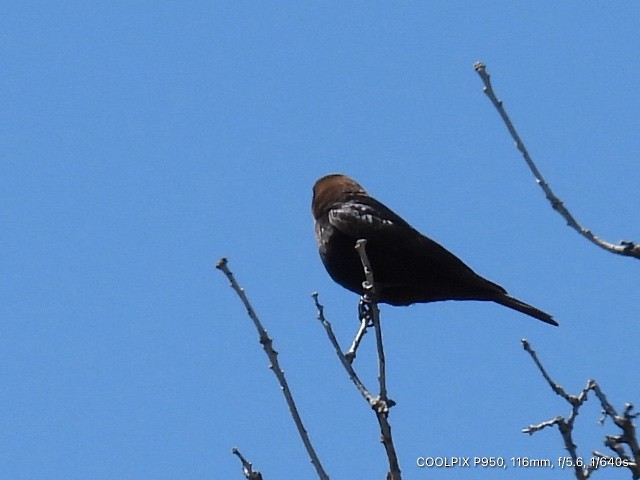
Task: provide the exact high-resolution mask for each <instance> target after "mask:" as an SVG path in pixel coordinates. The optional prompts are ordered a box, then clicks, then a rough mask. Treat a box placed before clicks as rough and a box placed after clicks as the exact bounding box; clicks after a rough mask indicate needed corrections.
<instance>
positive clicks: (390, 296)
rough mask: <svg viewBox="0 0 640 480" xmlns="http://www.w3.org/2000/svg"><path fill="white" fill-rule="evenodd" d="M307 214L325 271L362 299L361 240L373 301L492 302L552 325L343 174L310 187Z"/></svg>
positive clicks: (546, 317) (328, 176)
mask: <svg viewBox="0 0 640 480" xmlns="http://www.w3.org/2000/svg"><path fill="white" fill-rule="evenodd" d="M311 209H312V212H313V218H314V219H315V231H316V240H317V242H318V247H319V249H320V257H321V258H322V262H323V263H324V266H325V268H326V269H327V272H329V275H331V278H333V280H334V281H336V282H337V283H338V284H340V285H342V286H343V287H345V288H347V289H349V290H351V291H353V292H355V293H358V294H360V295H362V294H363V288H362V282H363V281H364V272H363V268H362V263H361V261H360V257H359V255H358V253H357V252H356V250H355V248H354V247H355V244H356V241H357V240H358V239H361V238H363V239H366V240H367V244H366V252H367V256H368V257H369V261H370V262H371V268H372V270H373V275H374V281H375V287H376V294H377V301H379V302H383V303H388V304H390V305H411V304H413V303H427V302H437V301H442V300H481V301H492V302H496V303H499V304H501V305H504V306H506V307H509V308H512V309H514V310H518V311H519V312H522V313H526V314H527V315H530V316H532V317H534V318H537V319H538V320H542V321H543V322H546V323H550V324H551V325H558V324H557V323H556V321H555V320H553V318H552V317H551V315H549V314H548V313H545V312H543V311H542V310H538V309H537V308H535V307H533V306H531V305H529V304H526V303H524V302H521V301H520V300H518V299H516V298H513V297H510V296H509V295H507V292H506V290H505V289H504V288H502V287H501V286H500V285H497V284H495V283H493V282H490V281H489V280H487V279H485V278H482V277H481V276H480V275H478V274H476V273H475V272H474V271H473V270H471V268H469V267H468V266H467V265H465V264H464V263H463V262H462V260H460V259H459V258H458V257H456V256H455V255H454V254H452V253H451V252H449V251H448V250H446V249H445V248H444V247H442V246H440V245H438V244H437V243H436V242H434V241H433V240H431V239H430V238H428V237H425V236H424V235H422V234H421V233H420V232H418V231H417V230H416V229H414V228H413V227H412V226H411V225H409V224H408V223H407V222H405V221H404V220H403V219H402V218H400V216H398V215H397V214H395V213H394V212H393V211H391V210H390V209H389V208H387V207H386V206H385V205H383V204H382V203H380V202H379V201H377V200H376V199H375V198H373V197H370V196H369V194H368V193H367V192H366V191H365V190H364V188H362V187H361V186H360V185H359V184H358V183H357V182H356V181H354V180H352V179H351V178H349V177H347V176H345V175H340V174H333V175H327V176H325V177H322V178H321V179H319V180H318V181H317V182H316V184H315V185H314V187H313V201H312V204H311Z"/></svg>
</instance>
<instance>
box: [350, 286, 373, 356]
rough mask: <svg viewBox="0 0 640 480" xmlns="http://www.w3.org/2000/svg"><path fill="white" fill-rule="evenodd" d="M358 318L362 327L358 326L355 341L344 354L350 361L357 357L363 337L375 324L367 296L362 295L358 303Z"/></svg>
mask: <svg viewBox="0 0 640 480" xmlns="http://www.w3.org/2000/svg"><path fill="white" fill-rule="evenodd" d="M358 318H359V319H360V328H358V332H357V333H356V336H355V338H354V339H353V342H351V346H350V347H349V350H348V351H347V353H345V355H344V356H345V357H346V358H347V360H348V361H349V363H352V362H353V359H354V358H356V351H357V350H358V346H359V345H360V342H361V341H362V337H364V334H365V333H367V328H369V327H371V326H372V325H373V323H372V321H371V303H370V302H369V299H368V297H366V296H363V297H360V302H359V303H358Z"/></svg>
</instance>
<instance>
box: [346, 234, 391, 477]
mask: <svg viewBox="0 0 640 480" xmlns="http://www.w3.org/2000/svg"><path fill="white" fill-rule="evenodd" d="M366 246H367V241H366V240H365V239H360V240H358V241H357V242H356V247H355V248H356V250H357V252H358V255H360V260H361V261H362V267H363V268H364V274H365V278H366V280H365V282H364V283H363V287H364V291H365V294H364V295H363V300H364V302H365V303H366V304H368V305H369V306H370V309H371V310H370V313H371V320H372V322H373V327H374V330H375V332H376V346H377V348H378V381H379V383H380V395H379V396H378V398H377V399H376V402H375V403H374V404H373V405H372V406H373V409H374V411H375V412H376V418H377V419H378V424H379V425H380V432H381V433H382V444H383V445H384V448H385V451H386V452H387V458H388V459H389V472H388V473H387V479H390V480H400V478H401V475H400V465H399V463H398V455H397V454H396V450H395V446H394V444H393V438H392V437H391V425H390V424H389V421H388V416H389V409H390V408H391V407H392V406H393V405H395V402H394V401H393V400H390V399H389V398H388V396H387V380H386V379H387V376H386V367H385V357H384V347H383V344H382V328H381V326H380V310H379V309H378V303H377V302H376V290H375V281H374V278H373V270H372V268H371V263H370V262H369V257H367V252H366Z"/></svg>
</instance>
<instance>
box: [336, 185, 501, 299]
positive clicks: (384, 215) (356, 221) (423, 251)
mask: <svg viewBox="0 0 640 480" xmlns="http://www.w3.org/2000/svg"><path fill="white" fill-rule="evenodd" d="M329 223H331V225H333V227H334V228H336V229H337V230H339V231H341V232H342V233H344V234H345V235H347V236H349V237H351V238H353V239H354V241H355V239H358V238H365V239H368V240H371V241H372V242H373V243H374V244H373V245H372V247H373V248H375V247H378V248H380V247H381V246H384V252H380V253H381V254H382V255H380V256H377V258H378V261H384V262H385V263H387V262H388V265H387V269H392V268H393V269H395V268H397V269H400V270H402V269H404V270H411V271H413V272H416V274H417V277H416V278H415V280H417V281H418V282H419V281H420V278H421V277H422V276H423V275H424V276H425V278H428V279H429V281H431V279H432V278H434V277H433V275H434V272H437V273H435V275H437V277H438V278H442V279H443V280H444V279H446V278H449V277H450V278H453V279H456V280H458V281H460V282H463V283H464V282H470V284H472V285H475V286H477V287H478V288H481V289H486V290H489V291H493V292H496V293H498V292H500V293H502V292H504V289H503V288H502V287H500V286H499V285H497V284H495V283H493V282H490V281H489V280H486V279H484V278H482V277H480V276H478V275H477V274H476V273H475V272H474V271H473V270H472V269H471V268H470V267H469V266H467V265H466V264H465V263H464V262H463V261H462V260H460V259H459V258H458V257H457V256H455V255H454V254H453V253H451V252H450V251H449V250H447V249H446V248H444V247H443V246H441V245H440V244H439V243H437V242H435V241H433V240H431V239H430V238H429V237H426V236H424V235H422V234H421V233H420V232H418V231H417V230H415V229H414V228H413V227H412V226H411V225H409V224H408V223H407V222H406V221H405V220H403V219H402V218H401V217H400V216H399V215H398V214H396V213H395V212H393V211H392V210H391V209H390V208H388V207H387V206H385V205H384V204H382V203H380V202H379V201H377V200H376V199H374V198H372V197H361V198H358V199H355V200H350V201H346V202H342V203H340V204H336V205H335V206H334V207H333V208H331V209H330V211H329ZM368 248H369V247H368ZM392 264H393V265H392ZM387 269H385V270H387Z"/></svg>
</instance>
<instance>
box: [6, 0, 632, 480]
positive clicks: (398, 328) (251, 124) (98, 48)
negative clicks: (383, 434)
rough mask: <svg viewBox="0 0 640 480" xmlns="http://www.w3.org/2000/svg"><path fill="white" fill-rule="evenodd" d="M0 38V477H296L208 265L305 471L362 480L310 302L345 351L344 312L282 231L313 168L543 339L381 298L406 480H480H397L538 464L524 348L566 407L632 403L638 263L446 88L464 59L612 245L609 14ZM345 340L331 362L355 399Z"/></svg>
mask: <svg viewBox="0 0 640 480" xmlns="http://www.w3.org/2000/svg"><path fill="white" fill-rule="evenodd" d="M0 24H1V31H2V42H1V47H0V49H1V52H2V53H1V55H2V65H3V68H2V71H3V74H2V80H1V84H2V88H1V89H0V95H1V96H2V98H1V101H0V103H1V104H2V117H3V122H2V124H1V125H0V140H1V143H0V144H1V145H2V162H1V163H0V192H1V197H2V202H1V205H2V208H1V209H0V222H1V223H2V225H3V228H2V229H0V248H1V251H2V255H1V258H2V260H1V262H2V272H3V275H2V276H1V277H0V282H1V288H0V299H1V300H2V301H1V302H0V318H1V319H2V320H1V324H0V325H1V326H2V335H0V372H1V376H2V379H3V388H2V393H1V394H0V405H1V407H2V408H0V412H1V413H0V431H1V432H2V433H0V443H1V444H2V448H0V465H2V470H3V476H5V477H6V478H12V479H14V480H22V479H42V478H47V479H65V480H69V479H88V478H90V479H110V480H111V479H129V478H131V479H133V478H135V479H175V478H182V479H204V478H242V476H241V471H240V468H239V464H238V462H237V460H236V459H235V457H233V456H232V455H231V454H230V450H231V448H232V447H238V448H240V449H241V450H242V452H243V453H244V454H245V455H246V456H247V457H248V458H249V459H251V460H252V461H253V462H254V464H255V466H256V467H257V468H259V469H260V470H262V472H263V473H264V474H265V478H271V479H273V478H314V476H313V475H314V473H313V470H312V468H311V466H310V464H309V462H308V460H307V459H306V457H305V453H304V451H303V449H302V446H301V443H300V441H299V439H298V437H297V434H296V432H295V430H294V427H293V424H292V422H291V420H290V418H289V415H288V413H287V410H286V407H285V403H284V400H283V398H282V396H281V395H280V392H279V388H278V385H277V383H276V381H275V378H274V377H273V375H272V373H271V372H270V371H269V370H268V368H267V366H268V363H267V359H266V357H265V356H264V353H263V352H262V350H261V348H260V345H259V344H258V342H257V334H256V332H255V331H254V329H253V326H252V325H251V323H250V321H249V319H248V318H247V317H246V315H245V313H244V311H243V308H242V306H241V305H240V303H239V301H238V299H237V298H236V297H235V295H234V293H233V292H232V291H231V289H230V288H229V287H228V285H227V281H226V279H225V278H224V277H223V276H222V275H221V274H220V273H219V272H217V271H215V269H214V264H215V262H216V260H217V259H218V258H220V257H221V256H226V257H228V258H229V262H230V263H229V265H230V268H231V269H232V270H233V271H234V273H235V274H236V276H237V278H238V280H239V281H240V282H241V283H242V285H243V286H244V287H245V288H246V290H247V293H248V294H249V295H250V297H251V300H252V302H253V305H254V307H255V309H256V311H257V312H258V314H259V315H260V316H261V318H262V320H263V322H264V324H265V326H266V328H267V330H268V331H269V333H270V335H271V336H272V337H273V339H274V342H275V348H276V349H277V350H278V351H279V352H280V361H281V364H282V367H283V368H284V369H285V371H286V374H287V376H288V379H289V382H290V385H291V387H292V388H293V391H294V395H295V396H296V399H297V401H298V405H299V409H300V411H301V414H302V416H303V418H304V420H305V421H306V427H307V429H308V430H309V433H310V435H311V438H312V440H313V441H314V442H315V444H316V448H317V450H318V452H319V455H320V457H321V458H322V459H323V460H324V462H325V468H326V470H327V471H328V472H329V474H330V475H331V476H332V478H382V477H383V475H384V472H386V464H385V461H384V457H383V450H382V447H381V446H380V445H379V443H378V436H379V433H378V430H377V427H376V423H375V419H374V416H373V414H372V413H371V412H370V411H369V410H368V408H367V407H366V405H365V404H364V402H363V401H362V400H361V398H360V397H359V396H358V394H357V392H356V390H355V388H353V386H352V385H351V384H350V382H349V381H348V379H347V377H346V375H345V374H344V372H343V371H342V369H341V367H340V366H339V365H338V363H337V360H336V358H335V355H334V353H333V351H332V349H331V347H330V345H329V344H328V342H327V341H326V339H325V335H324V332H323V330H322V329H321V327H320V325H319V323H318V322H317V321H316V320H315V310H314V308H313V303H312V300H311V297H310V294H311V292H312V291H315V290H317V291H319V292H320V300H321V302H322V303H323V304H324V305H325V307H326V311H325V313H326V315H327V317H328V319H329V320H330V321H331V322H332V323H333V326H334V329H335V330H336V333H337V334H338V336H339V338H340V340H341V341H342V342H343V343H344V344H345V345H347V344H348V342H349V341H350V340H351V338H352V335H353V333H354V332H355V329H356V327H357V322H356V318H355V313H356V303H357V299H356V298H355V297H354V295H353V294H351V293H349V292H346V291H344V290H342V289H340V288H339V287H338V286H336V285H334V284H333V283H332V282H331V280H330V279H329V277H328V276H327V274H326V273H325V272H324V269H323V268H322V266H321V263H320V260H319V258H318V256H317V253H316V247H315V244H314V238H313V227H312V220H311V215H310V211H309V203H310V195H311V187H312V185H313V182H314V181H315V179H316V178H318V177H320V176H322V175H324V174H327V173H332V172H343V173H347V174H349V175H351V176H353V177H354V178H356V179H357V180H358V181H359V182H360V183H362V184H363V185H364V186H365V188H367V189H368V190H369V191H370V192H371V193H372V194H373V195H375V196H376V197H377V198H379V199H380V200H382V201H383V202H385V203H386V204H387V205H389V206H390V207H391V208H393V209H394V210H395V211H397V212H398V213H399V214H401V215H402V216H403V217H405V218H406V219H407V220H408V221H409V222H410V223H412V224H413V225H414V226H415V227H416V228H418V229H419V230H421V231H422V232H424V233H425V234H427V235H429V236H431V237H432V238H434V239H435V240H437V241H439V242H440V243H442V244H443V245H445V246H446V247H447V248H449V249H450V250H452V251H453V252H454V253H456V254H457V255H458V256H460V257H461V258H462V259H464V260H465V261H466V262H467V263H468V264H469V265H471V266H472V267H473V268H474V269H475V270H476V271H477V272H478V273H480V274H482V275H483V276H486V277H487V278H489V279H491V280H493V281H495V282H497V283H500V284H501V285H503V286H504V287H505V288H507V289H508V290H509V292H510V293H512V294H513V295H515V296H517V297H519V298H522V299H523V300H525V301H527V302H530V303H532V304H534V305H536V306H538V307H540V308H542V309H544V310H547V311H549V312H551V313H553V314H554V316H555V317H556V319H557V320H558V321H559V322H560V323H561V326H560V328H552V327H549V326H547V325H544V324H542V323H540V322H537V321H535V320H533V319H530V318H528V317H525V316H523V315H521V314H518V313H517V312H513V311H510V310H508V309H505V308H501V307H499V306H494V305H488V304H482V303H473V302H463V303H459V302H458V303H456V302H448V303H440V304H431V305H417V306H413V307H410V308H391V307H383V310H382V315H383V327H384V334H385V341H386V348H387V350H386V352H387V360H388V377H389V378H388V384H389V392H390V396H391V397H392V398H393V399H394V400H395V401H396V402H397V406H396V407H395V408H394V409H393V410H392V413H391V417H390V420H391V424H392V427H393V432H394V435H395V440H396V446H397V448H398V451H399V455H400V460H401V465H402V468H403V473H404V478H407V479H414V478H417V479H419V478H431V479H453V478H456V479H460V478H470V479H471V478H473V479H478V478H503V476H504V473H502V472H497V471H495V470H490V469H489V470H473V469H455V470H444V469H442V470H429V471H426V470H420V469H418V468H416V467H415V459H416V458H417V457H418V456H424V455H440V456H468V455H471V456H491V455H493V456H503V457H505V458H511V457H515V456H520V457H523V456H528V457H532V458H550V459H556V458H557V457H558V456H561V455H563V454H564V450H563V447H562V443H561V439H560V436H559V434H558V433H557V431H550V430H549V431H545V432H541V433H538V434H536V435H534V436H532V437H528V436H525V435H523V434H522V433H520V430H521V428H523V427H525V426H527V425H529V424H530V423H537V422H540V421H543V420H546V419H549V418H552V417H554V416H556V415H561V414H567V413H568V408H567V405H566V404H564V403H563V402H562V401H561V400H559V399H558V398H557V397H556V396H555V395H554V394H552V393H551V392H550V391H549V389H548V387H547V386H546V385H545V383H544V382H543V380H542V378H541V376H540V375H539V374H538V372H537V371H536V369H535V367H534V366H533V364H532V362H531V360H530V359H529V357H528V356H527V355H526V354H525V353H524V352H523V351H522V348H521V346H520V339H521V338H523V337H525V338H527V339H529V340H530V341H531V343H532V344H533V346H534V348H535V349H536V350H537V351H538V353H539V355H540V356H541V358H542V360H543V361H544V362H545V364H546V366H547V367H548V369H549V371H550V373H551V374H552V375H553V376H554V377H555V378H556V380H557V381H559V382H560V383H561V384H562V385H563V386H565V387H566V388H567V389H568V390H570V391H572V392H574V393H575V392H577V391H578V390H579V389H580V388H582V387H583V386H584V384H585V383H586V381H587V379H588V378H596V379H597V380H599V381H600V383H601V385H602V387H603V388H604V390H605V391H606V393H607V394H608V397H609V399H610V400H611V401H612V402H613V403H614V405H616V406H617V407H619V408H620V407H622V405H623V404H624V403H625V402H636V403H638V402H640V385H639V384H638V382H637V381H636V380H635V378H636V376H637V368H635V366H636V364H637V345H638V341H637V333H638V327H637V321H638V317H639V315H640V306H639V304H638V301H637V298H636V293H637V292H636V290H637V289H636V285H637V282H638V271H637V268H638V266H637V261H635V260H633V259H629V258H622V257H616V256H613V255H611V254H608V253H605V252H604V251H601V250H599V249H597V248H596V247H594V246H592V245H591V244H588V243H587V242H586V241H585V240H583V239H582V238H580V237H579V236H578V235H577V234H576V233H575V232H574V231H572V230H570V229H569V228H567V227H566V226H565V224H564V221H563V220H562V219H561V218H560V217H559V216H558V215H557V214H556V213H555V212H553V211H552V210H551V208H550V207H549V205H548V204H547V203H546V202H545V200H544V197H543V195H542V192H541V191H540V190H539V188H538V187H537V186H536V184H535V182H534V181H533V179H532V177H531V175H530V173H529V172H528V171H527V169H526V168H525V165H524V164H523V162H522V160H521V158H520V156H519V154H518V153H517V151H516V150H515V148H514V147H513V143H512V141H511V140H510V138H509V137H508V135H507V132H506V130H505V128H504V126H503V125H502V124H501V122H500V121H499V118H498V116H497V113H496V112H495V111H494V110H493V107H492V106H491V105H490V103H489V102H488V100H487V99H486V98H485V96H484V94H483V93H482V85H481V82H480V79H479V78H478V76H477V75H476V73H475V72H474V71H473V63H474V62H475V61H478V60H482V61H484V62H486V64H487V65H488V70H489V72H490V73H491V74H492V78H493V82H494V86H495V88H496V90H497V92H498V94H499V96H500V97H501V98H502V99H503V100H504V102H505V105H506V106H507V108H508V109H509V112H510V114H511V116H512V119H513V120H514V122H515V124H516V125H517V127H518V128H519V130H520V133H521V135H522V136H523V138H524V139H525V141H526V142H527V145H528V147H529V150H530V152H531V154H532V155H533V156H534V158H535V159H536V160H537V162H538V166H539V168H540V169H541V170H542V171H543V173H544V175H545V176H546V178H547V180H548V181H549V182H550V183H551V185H552V187H553V188H554V189H555V191H556V193H557V194H558V195H559V196H560V197H561V198H562V199H563V200H564V201H565V202H566V204H567V206H568V207H569V208H570V209H571V210H572V212H573V213H574V215H575V216H576V217H577V219H578V220H579V221H581V222H582V223H583V224H584V225H585V226H587V227H589V228H591V229H593V230H594V232H595V233H596V234H599V235H601V236H603V237H604V238H606V239H608V240H610V241H613V242H617V241H619V240H621V239H627V240H636V241H640V226H639V224H638V222H637V211H638V209H639V207H640V205H639V204H638V195H637V188H638V179H639V177H640V172H639V169H638V162H637V154H638V153H637V152H638V151H640V136H638V131H639V129H640V120H639V119H638V115H637V112H638V111H639V110H640V95H639V94H638V88H637V85H638V82H639V80H640V78H639V77H640V69H639V68H638V62H637V46H638V43H637V42H638V31H639V30H640V4H638V3H637V2H631V1H627V2H618V3H617V4H616V5H615V7H609V6H608V5H604V4H596V3H587V4H585V3H584V2H583V3H579V4H578V3H576V2H562V3H558V2H548V1H544V2H530V3H526V4H525V3H523V2H507V1H496V2H441V1H436V2H428V3H427V2H397V3H382V2H189V1H187V2H62V3H51V2H29V1H26V2H13V3H12V4H8V5H5V8H4V9H3V14H2V18H1V19H0ZM366 342H367V344H366V345H365V346H364V347H363V350H362V352H361V354H360V356H359V357H358V359H357V368H358V369H359V371H360V372H361V373H362V376H363V377H364V380H365V381H366V383H367V384H368V385H369V386H370V388H372V389H374V388H375V370H374V366H375V360H374V357H373V353H374V352H373V348H372V346H373V337H372V336H371V337H368V338H367V339H366ZM598 418H599V408H598V406H597V404H596V402H595V401H593V400H590V401H589V402H588V405H587V406H586V407H585V410H584V412H583V413H582V414H581V415H580V417H579V419H578V431H577V432H576V440H577V443H578V445H579V447H580V449H581V450H580V453H581V454H582V455H585V456H587V455H590V451H591V450H592V449H600V450H604V447H603V446H602V443H601V439H602V438H603V437H604V435H605V434H609V433H617V431H616V430H615V429H614V428H612V426H611V424H610V423H607V424H606V425H605V426H604V427H599V426H598V425H597V424H596V422H597V420H598ZM616 474H617V475H619V473H617V472H602V474H601V475H600V476H599V477H598V478H620V477H616ZM622 475H623V476H626V475H627V473H626V471H625V472H624V473H623V474H622ZM510 476H511V477H512V478H516V477H517V478H521V479H526V478H571V473H570V472H566V471H564V472H563V471H561V470H560V469H554V470H547V471H545V472H544V476H543V474H541V472H540V471H538V470H535V469H517V470H516V469H512V470H511V471H510ZM625 478H626V477H625Z"/></svg>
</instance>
